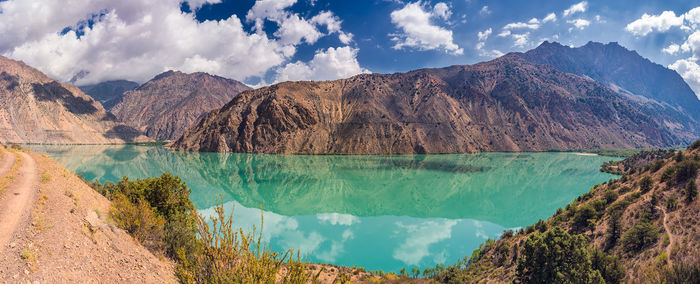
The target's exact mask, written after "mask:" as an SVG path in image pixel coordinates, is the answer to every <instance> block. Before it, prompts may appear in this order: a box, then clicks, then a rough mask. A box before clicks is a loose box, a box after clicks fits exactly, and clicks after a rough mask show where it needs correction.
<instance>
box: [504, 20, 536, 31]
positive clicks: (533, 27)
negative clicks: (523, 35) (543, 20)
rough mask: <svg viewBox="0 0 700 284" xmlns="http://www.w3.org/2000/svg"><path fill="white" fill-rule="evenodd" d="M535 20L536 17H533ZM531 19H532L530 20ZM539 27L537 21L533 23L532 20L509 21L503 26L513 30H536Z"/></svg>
mask: <svg viewBox="0 0 700 284" xmlns="http://www.w3.org/2000/svg"><path fill="white" fill-rule="evenodd" d="M535 20H537V19H535ZM530 21H532V20H530ZM539 28H540V24H539V23H533V22H527V23H523V22H516V23H510V24H507V25H505V26H503V29H504V30H515V29H531V30H536V29H539Z"/></svg>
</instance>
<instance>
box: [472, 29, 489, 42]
mask: <svg viewBox="0 0 700 284" xmlns="http://www.w3.org/2000/svg"><path fill="white" fill-rule="evenodd" d="M492 32H493V30H492V29H491V28H488V29H487V30H485V31H483V32H478V33H477V34H476V35H477V37H478V38H479V40H480V41H484V40H487V39H488V38H489V35H491V33H492Z"/></svg>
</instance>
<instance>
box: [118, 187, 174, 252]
mask: <svg viewBox="0 0 700 284" xmlns="http://www.w3.org/2000/svg"><path fill="white" fill-rule="evenodd" d="M110 214H111V217H112V219H113V220H114V222H115V223H116V224H117V226H119V227H120V228H122V229H124V230H126V231H127V232H128V233H129V234H131V235H132V236H133V237H134V238H135V239H137V240H138V241H139V243H141V244H142V245H143V246H144V247H146V248H147V249H149V250H150V251H152V252H155V253H157V254H164V253H165V241H164V240H165V229H164V226H165V222H166V221H165V218H163V217H162V216H158V215H156V213H155V212H154V211H153V210H152V209H151V206H150V205H149V204H148V202H147V201H145V200H143V199H139V200H137V202H136V203H135V204H134V203H132V202H131V201H130V200H129V199H128V198H126V196H125V195H123V194H121V193H118V194H116V195H114V199H112V208H111V209H110Z"/></svg>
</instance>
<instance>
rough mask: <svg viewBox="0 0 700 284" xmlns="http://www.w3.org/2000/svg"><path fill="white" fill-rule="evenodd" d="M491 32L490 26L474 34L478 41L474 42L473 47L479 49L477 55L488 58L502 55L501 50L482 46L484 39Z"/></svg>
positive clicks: (484, 44)
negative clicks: (487, 48)
mask: <svg viewBox="0 0 700 284" xmlns="http://www.w3.org/2000/svg"><path fill="white" fill-rule="evenodd" d="M491 33H493V30H492V29H491V28H488V29H487V30H485V31H483V32H478V33H477V34H476V36H477V38H478V39H479V42H478V43H477V44H476V46H475V47H474V48H475V49H476V50H477V51H479V56H481V57H489V58H495V57H500V56H503V52H501V51H499V50H496V49H493V50H486V49H484V47H485V46H486V42H485V41H486V40H487V39H488V38H489V36H490V35H491Z"/></svg>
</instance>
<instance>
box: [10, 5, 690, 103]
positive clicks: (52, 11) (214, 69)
mask: <svg viewBox="0 0 700 284" xmlns="http://www.w3.org/2000/svg"><path fill="white" fill-rule="evenodd" d="M55 2H59V1H52V0H9V1H2V2H0V33H1V34H3V35H4V36H3V38H2V39H0V53H1V54H3V55H4V56H8V57H11V58H14V59H20V60H24V61H25V62H27V63H29V64H30V65H33V66H35V67H37V68H39V69H40V70H42V71H44V72H46V73H47V74H49V75H50V76H52V77H54V78H56V79H59V80H63V81H67V80H69V79H71V78H72V77H73V76H74V75H75V74H77V73H78V72H80V71H87V72H88V76H86V77H84V78H82V79H80V80H79V81H78V82H77V83H79V84H80V83H83V84H85V83H95V82H99V81H104V80H111V79H129V80H134V81H138V82H144V81H146V80H148V79H150V78H151V77H153V76H154V75H156V74H158V73H160V72H162V71H165V70H167V69H178V70H182V71H185V72H195V71H204V72H209V73H212V74H217V75H221V76H225V77H230V78H233V79H237V80H241V81H244V82H246V83H248V84H251V85H265V84H271V83H274V82H278V81H285V80H327V79H337V78H342V77H348V76H352V75H354V74H358V73H366V72H379V73H390V72H401V71H408V70H413V69H418V68H424V67H442V66H448V65H453V64H473V63H476V62H480V61H486V60H490V59H492V58H495V57H497V56H499V55H501V54H503V53H508V52H511V51H526V50H529V49H532V48H535V47H536V46H537V45H539V44H540V43H541V42H542V41H543V40H549V41H557V42H560V43H562V44H564V45H572V46H580V45H583V44H585V43H587V42H588V41H598V42H610V41H616V42H619V43H620V44H621V45H623V46H625V47H627V48H629V49H633V50H636V51H638V52H639V53H640V54H641V55H642V56H644V57H647V58H649V59H651V60H652V61H654V62H657V63H659V64H662V65H664V66H671V67H672V68H673V69H676V70H677V71H678V72H679V73H681V75H682V76H683V77H684V78H685V79H686V81H688V83H689V84H690V85H691V87H693V88H694V89H695V90H696V93H697V92H698V91H700V67H699V66H698V59H700V27H698V25H700V8H699V9H695V10H693V9H694V8H696V7H699V6H700V3H697V2H695V1H596V0H590V1H536V2H535V1H515V0H507V1H495V0H438V1H427V0H424V1H388V0H366V1H337V0H336V1H333V0H260V1H251V0H235V1H231V0H189V1H187V2H182V1H180V0H160V1H136V0H123V1H110V0H67V1H66V2H65V3H55ZM144 2H145V3H144ZM38 7H39V8H38ZM66 7H70V9H66ZM664 50H665V51H664Z"/></svg>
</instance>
